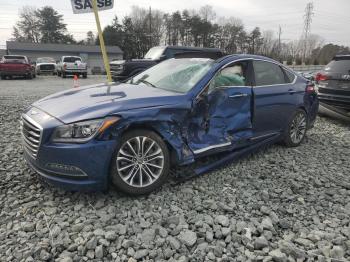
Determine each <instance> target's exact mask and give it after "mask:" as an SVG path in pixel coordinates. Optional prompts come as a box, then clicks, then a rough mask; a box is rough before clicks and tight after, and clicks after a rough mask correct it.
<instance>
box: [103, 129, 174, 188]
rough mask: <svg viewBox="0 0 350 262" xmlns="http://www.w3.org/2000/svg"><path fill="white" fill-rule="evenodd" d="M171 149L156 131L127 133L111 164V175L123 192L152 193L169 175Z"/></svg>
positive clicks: (114, 182)
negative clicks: (169, 149)
mask: <svg viewBox="0 0 350 262" xmlns="http://www.w3.org/2000/svg"><path fill="white" fill-rule="evenodd" d="M169 166H170V160H169V151H168V148H167V146H166V144H165V143H164V141H163V140H162V139H161V138H160V137H159V136H158V135H157V134H156V133H154V132H152V131H148V130H135V131H131V132H128V133H126V134H125V135H124V136H123V137H122V139H121V143H120V145H119V147H118V148H117V150H116V152H115V154H114V156H113V158H112V163H111V169H110V176H111V179H112V182H113V184H114V185H115V186H116V188H117V189H119V190H120V191H122V192H124V193H127V194H129V195H142V194H148V193H150V192H152V191H153V190H155V189H156V188H158V187H160V186H161V185H162V184H163V183H164V182H165V181H166V179H167V177H168V175H169Z"/></svg>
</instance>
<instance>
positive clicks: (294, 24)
mask: <svg viewBox="0 0 350 262" xmlns="http://www.w3.org/2000/svg"><path fill="white" fill-rule="evenodd" d="M308 2H310V0H206V1H203V0H190V1H188V0H115V4H114V9H112V10H108V11H103V12H101V13H100V14H101V15H100V17H101V23H102V26H105V25H107V24H109V23H110V22H111V20H112V18H113V17H114V15H115V14H116V15H118V17H120V18H121V17H123V16H125V15H127V14H128V13H129V12H130V10H131V6H133V5H137V6H141V7H145V8H148V7H149V6H151V7H152V9H160V10H162V11H165V12H173V11H176V10H183V9H198V8H199V7H200V6H202V5H206V4H208V5H211V6H213V8H214V10H215V12H216V13H217V17H220V16H225V17H230V16H233V17H237V18H240V19H241V20H242V21H243V23H244V25H245V27H246V28H247V29H248V30H251V29H252V28H254V27H255V26H259V27H260V28H261V30H273V31H275V32H276V33H277V31H278V26H279V25H281V27H282V40H283V41H290V40H293V39H298V38H299V37H300V35H301V34H302V29H303V15H304V12H305V7H306V4H307V3H308ZM25 5H30V6H35V7H37V8H40V7H43V6H45V5H50V6H52V7H53V8H54V9H56V10H57V11H58V12H59V13H60V14H63V15H64V21H65V23H66V24H67V27H68V31H69V32H70V33H72V34H73V35H74V37H75V38H76V39H78V40H80V39H83V38H85V36H86V32H87V31H89V30H92V31H94V32H95V31H96V30H95V28H96V25H95V23H94V17H93V15H92V14H77V15H73V13H72V10H71V4H70V0H35V1H33V0H1V7H0V45H1V46H0V48H1V47H2V48H3V47H4V45H5V42H6V40H8V39H9V38H11V34H12V27H13V25H14V24H15V22H16V20H17V19H18V10H19V9H20V8H21V7H23V6H25ZM349 10H350V1H349V0H332V1H331V0H317V1H314V16H313V20H312V25H311V32H312V33H313V34H318V35H320V36H322V37H323V38H324V39H325V42H326V43H329V42H332V43H335V44H341V45H347V46H350V26H349V24H350V17H349V15H348V13H349V12H348V11H349Z"/></svg>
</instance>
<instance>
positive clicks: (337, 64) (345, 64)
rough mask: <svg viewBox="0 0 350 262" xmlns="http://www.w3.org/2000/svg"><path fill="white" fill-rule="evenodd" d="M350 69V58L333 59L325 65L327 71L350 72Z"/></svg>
mask: <svg viewBox="0 0 350 262" xmlns="http://www.w3.org/2000/svg"><path fill="white" fill-rule="evenodd" d="M349 70H350V58H347V59H337V60H332V61H331V62H330V63H329V64H328V65H326V67H325V71H333V72H338V73H346V74H348V73H349Z"/></svg>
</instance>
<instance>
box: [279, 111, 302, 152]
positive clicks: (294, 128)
mask: <svg viewBox="0 0 350 262" xmlns="http://www.w3.org/2000/svg"><path fill="white" fill-rule="evenodd" d="M306 127H307V115H306V112H305V111H304V110H302V109H298V110H297V111H296V112H295V113H294V116H293V118H292V120H291V121H290V122H289V125H288V129H287V130H286V133H285V136H284V144H285V145H286V146H288V147H296V146H298V145H300V143H301V142H303V140H304V138H305V135H306Z"/></svg>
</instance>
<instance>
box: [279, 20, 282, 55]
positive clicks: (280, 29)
mask: <svg viewBox="0 0 350 262" xmlns="http://www.w3.org/2000/svg"><path fill="white" fill-rule="evenodd" d="M281 35H282V28H281V26H280V25H279V26H278V59H279V60H281Z"/></svg>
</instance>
